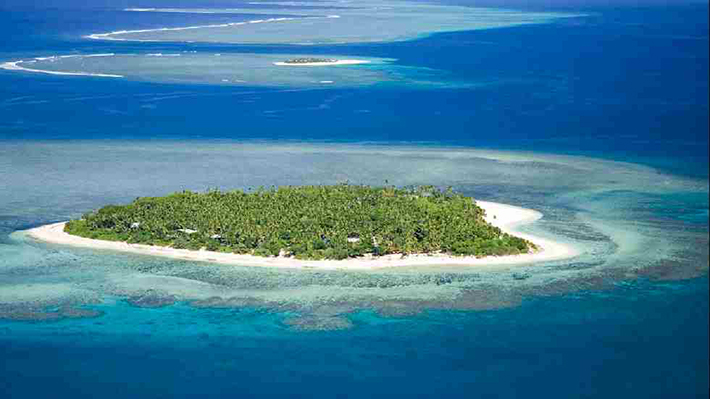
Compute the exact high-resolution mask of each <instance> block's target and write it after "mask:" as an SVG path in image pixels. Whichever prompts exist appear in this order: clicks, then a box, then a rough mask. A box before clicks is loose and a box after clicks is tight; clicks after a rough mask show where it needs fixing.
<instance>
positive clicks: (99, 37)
mask: <svg viewBox="0 0 710 399" xmlns="http://www.w3.org/2000/svg"><path fill="white" fill-rule="evenodd" d="M332 18H340V16H338V15H328V16H324V17H303V18H289V17H281V18H268V19H255V20H253V21H241V22H228V23H225V24H211V25H195V26H182V27H177V28H155V29H136V30H118V31H114V32H107V33H92V34H90V35H86V36H84V38H87V39H94V40H115V41H138V42H157V41H160V40H155V39H123V38H118V37H114V36H120V35H128V34H135V33H150V32H176V31H183V30H195V29H210V28H229V27H232V26H241V25H250V24H261V23H267V22H283V21H295V20H306V19H332Z"/></svg>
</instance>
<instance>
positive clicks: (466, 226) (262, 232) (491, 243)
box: [64, 184, 536, 260]
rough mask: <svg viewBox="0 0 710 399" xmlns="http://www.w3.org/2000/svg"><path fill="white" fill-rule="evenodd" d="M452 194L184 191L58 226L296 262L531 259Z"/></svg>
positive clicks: (341, 188) (346, 188)
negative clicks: (416, 256) (411, 257)
mask: <svg viewBox="0 0 710 399" xmlns="http://www.w3.org/2000/svg"><path fill="white" fill-rule="evenodd" d="M484 215H485V212H484V211H483V209H482V208H480V207H479V206H477V205H476V203H475V202H474V201H473V200H472V199H471V198H467V197H465V196H463V195H461V194H457V193H454V192H453V191H451V190H445V191H442V190H439V189H437V188H434V187H431V186H426V187H412V188H395V187H380V188H375V187H369V186H356V185H346V184H343V185H334V186H298V187H279V188H271V189H263V188H262V189H258V190H255V191H253V192H244V191H229V192H222V191H217V190H214V191H208V192H206V193H196V192H191V191H183V192H179V193H174V194H171V195H168V196H165V197H150V198H147V197H146V198H138V199H136V200H135V201H133V202H132V203H131V204H128V205H109V206H106V207H103V208H101V209H99V210H97V211H95V212H89V213H87V214H85V215H84V216H83V217H82V218H81V219H79V220H73V221H69V222H67V223H66V225H65V227H64V231H65V232H66V233H68V234H70V235H75V236H80V237H84V238H90V239H95V240H108V241H120V242H126V243H130V244H144V245H150V246H162V247H170V248H175V249H188V250H203V251H212V252H216V253H229V254H242V255H252V256H261V257H285V258H294V259H299V260H328V259H330V260H343V259H348V258H359V257H364V256H369V257H379V256H386V255H395V254H396V255H402V256H407V255H414V254H419V255H421V254H445V255H450V256H473V257H485V256H489V255H496V256H502V255H517V254H527V253H531V252H533V251H534V250H535V249H536V246H535V245H534V244H533V243H531V242H530V241H528V240H525V239H522V238H518V237H515V236H512V235H510V234H508V233H505V232H503V231H501V229H500V228H498V227H495V226H493V225H491V224H490V223H488V222H486V220H485V219H484Z"/></svg>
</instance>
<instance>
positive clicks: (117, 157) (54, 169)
mask: <svg viewBox="0 0 710 399" xmlns="http://www.w3.org/2000/svg"><path fill="white" fill-rule="evenodd" d="M40 159H41V160H42V162H38V160H40ZM9 165H12V173H11V174H5V175H3V181H4V182H5V187H6V189H5V190H3V191H2V193H1V194H0V214H2V215H7V216H8V217H7V218H4V219H3V220H0V223H2V225H0V227H1V228H2V229H3V230H2V231H3V232H4V234H10V233H11V232H12V231H13V230H16V229H17V227H13V226H17V223H15V222H13V220H20V219H22V218H23V217H24V216H25V215H34V216H33V218H32V220H31V222H30V223H31V225H39V224H44V223H48V222H52V221H57V220H66V219H71V218H76V217H79V216H80V215H81V214H82V213H84V212H86V211H88V210H91V209H94V208H97V207H100V206H103V205H106V204H108V203H125V202H128V201H130V200H132V199H134V198H135V197H138V196H151V195H164V194H167V193H170V192H173V191H177V190H183V189H192V190H204V189H207V188H209V187H219V188H223V189H233V188H244V189H248V188H249V187H257V186H262V185H264V186H269V185H272V184H273V185H286V184H332V183H338V182H345V181H349V182H352V183H363V184H374V185H381V184H383V183H384V181H385V180H389V182H390V183H391V184H397V185H408V184H435V185H439V186H448V185H451V186H453V187H454V188H455V189H456V190H458V191H460V192H462V193H464V194H467V195H471V196H474V197H475V198H478V199H482V200H493V201H498V202H504V203H510V204H513V205H519V206H523V207H528V208H532V209H536V210H539V211H540V212H542V213H543V215H544V217H543V219H541V220H540V221H537V222H535V223H534V224H533V225H530V226H528V227H527V228H526V229H525V230H526V231H527V232H530V233H534V234H538V235H541V236H546V237H549V238H553V239H555V240H558V241H562V242H565V243H568V244H570V245H573V246H575V247H577V248H579V249H581V251H582V254H581V255H580V256H578V257H577V258H574V259H572V260H566V261H555V262H548V263H542V264H533V265H520V266H505V267H495V268H480V267H479V268H466V267H460V266H449V267H447V266H443V267H424V268H406V269H402V268H397V269H390V270H379V271H371V272H345V271H333V272H323V271H318V272H316V271H293V270H279V269H264V268H252V267H238V266H228V265H216V264H206V263H191V262H187V261H176V260H170V259H162V258H154V257H150V256H137V255H130V254H121V253H113V252H108V251H97V250H87V249H81V248H68V247H62V246H56V245H48V244H42V243H37V242H34V241H33V240H31V239H29V238H27V237H26V236H24V235H23V234H22V233H13V234H12V235H11V238H10V240H9V243H8V244H6V245H2V246H0V255H1V256H0V276H1V277H2V278H0V281H1V283H0V291H1V292H3V293H4V294H3V296H0V302H1V305H0V316H1V315H4V316H5V317H10V318H12V317H13V315H15V316H16V318H20V316H21V317H24V318H26V317H28V316H27V314H28V312H30V313H29V314H32V312H35V313H36V314H38V315H40V316H38V317H49V316H47V314H46V310H43V309H46V307H47V306H58V305H62V306H74V307H75V306H78V305H81V304H82V303H98V302H101V301H105V300H108V299H107V298H115V297H118V298H128V299H129V300H130V301H132V303H135V304H136V306H165V305H169V304H171V303H174V302H176V301H184V302H186V303H190V304H192V305H193V306H197V307H243V306H252V307H262V308H267V309H273V308H276V309H282V310H292V311H297V312H299V313H300V314H301V315H303V317H305V318H306V319H304V320H302V321H293V323H296V324H295V325H297V326H298V328H307V327H308V325H312V326H314V328H316V327H317V326H320V327H322V323H324V320H323V318H324V317H332V315H333V314H338V315H341V316H342V315H347V314H349V313H351V312H353V311H356V310H357V309H373V308H374V309H376V310H378V311H379V312H381V313H383V314H408V313H412V312H414V313H416V312H419V311H421V310H424V309H441V308H443V309H488V308H498V307H506V306H515V305H516V304H519V303H521V301H523V300H524V299H525V298H528V297H531V296H539V295H549V294H554V293H560V292H569V291H574V290H579V289H586V288H604V287H608V286H611V285H614V284H617V283H618V282H619V281H623V280H629V279H631V280H632V279H637V278H641V277H643V278H647V277H659V278H664V279H668V278H686V277H691V276H697V275H699V274H702V273H705V272H706V269H707V243H708V230H707V224H702V223H701V224H697V223H695V224H693V223H689V222H687V221H684V220H683V219H682V218H681V217H680V216H681V215H686V214H687V213H688V212H689V211H691V210H693V209H695V210H698V209H699V210H702V209H706V208H707V206H708V204H707V200H706V198H707V193H708V183H707V181H700V180H693V179H687V178H681V177H677V176H672V175H666V174H661V173H659V172H657V171H656V170H654V169H651V168H648V167H642V166H638V165H633V164H626V163H620V162H611V161H602V160H596V159H590V158H581V157H567V156H552V155H541V154H525V153H510V152H495V151H482V150H475V149H460V148H459V149H453V148H439V147H421V146H418V147H406V146H394V147H387V146H373V145H338V144H323V145H315V144H306V143H281V144H279V143H256V142H222V141H215V142H210V141H206V142H205V141H200V142H173V141H157V142H155V141H154V142H150V144H146V143H143V142H130V141H125V142H112V143H111V144H110V145H105V144H101V143H96V142H89V141H86V142H82V141H73V142H34V143H31V144H30V143H24V142H7V143H3V146H2V147H0V170H9ZM29 180H31V181H33V185H32V188H30V187H28V186H27V185H26V182H27V181H29ZM659 182H662V183H663V184H658V183H659ZM659 195H678V196H679V197H681V198H689V196H690V197H692V198H695V199H696V200H694V201H696V202H687V201H686V203H684V204H682V205H680V206H678V207H677V208H670V209H663V212H664V215H665V216H664V218H663V219H662V220H661V219H659V217H658V214H659V213H658V212H659V210H658V209H657V206H656V207H654V206H652V205H653V204H656V203H655V200H654V198H656V197H657V196H659ZM697 201H699V202H697ZM703 201H704V202H703ZM2 226H6V227H2ZM5 241H7V238H5ZM48 284H49V285H48ZM54 288H57V289H54ZM19 292H21V293H22V295H19V294H18V293H19ZM333 306H335V308H333ZM72 309H73V308H72ZM334 309H335V310H334ZM60 314H63V313H60ZM66 314H68V315H76V313H75V312H74V311H73V310H72V311H66ZM18 315H20V316H18ZM324 315H325V316H324ZM51 317H59V316H56V314H53V315H52V316H51ZM67 317H69V316H67ZM339 317H340V316H339ZM326 321H329V322H333V323H334V324H333V325H334V326H335V325H337V326H341V327H342V326H345V325H347V323H345V324H343V323H342V320H338V321H333V320H331V319H328V320H326ZM320 327H317V328H320Z"/></svg>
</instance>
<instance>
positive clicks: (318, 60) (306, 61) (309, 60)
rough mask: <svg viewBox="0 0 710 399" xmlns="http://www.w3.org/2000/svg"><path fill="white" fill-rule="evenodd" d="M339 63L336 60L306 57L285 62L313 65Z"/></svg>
mask: <svg viewBox="0 0 710 399" xmlns="http://www.w3.org/2000/svg"><path fill="white" fill-rule="evenodd" d="M335 62H338V60H336V59H335V58H310V57H305V58H292V59H290V60H286V61H284V63H285V64H313V63H319V64H325V63H328V64H332V63H335Z"/></svg>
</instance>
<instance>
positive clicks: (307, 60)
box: [274, 57, 370, 66]
mask: <svg viewBox="0 0 710 399" xmlns="http://www.w3.org/2000/svg"><path fill="white" fill-rule="evenodd" d="M368 63H370V61H367V60H340V59H336V58H314V57H300V58H292V59H290V60H286V61H279V62H274V65H279V66H326V65H357V64H368Z"/></svg>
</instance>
